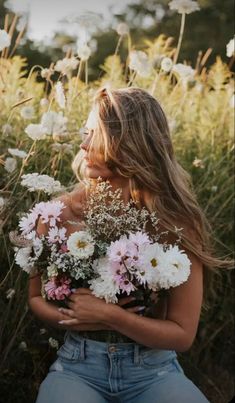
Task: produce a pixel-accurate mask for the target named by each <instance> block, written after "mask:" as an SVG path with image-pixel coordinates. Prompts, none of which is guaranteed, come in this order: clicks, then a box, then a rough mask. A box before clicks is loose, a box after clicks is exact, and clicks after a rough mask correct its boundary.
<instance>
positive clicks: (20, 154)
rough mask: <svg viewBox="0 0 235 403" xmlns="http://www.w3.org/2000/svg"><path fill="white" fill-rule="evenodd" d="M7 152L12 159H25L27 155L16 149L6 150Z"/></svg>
mask: <svg viewBox="0 0 235 403" xmlns="http://www.w3.org/2000/svg"><path fill="white" fill-rule="evenodd" d="M8 152H9V153H10V154H11V155H13V156H14V157H19V158H25V157H27V153H26V152H25V151H23V150H19V149H18V148H8Z"/></svg>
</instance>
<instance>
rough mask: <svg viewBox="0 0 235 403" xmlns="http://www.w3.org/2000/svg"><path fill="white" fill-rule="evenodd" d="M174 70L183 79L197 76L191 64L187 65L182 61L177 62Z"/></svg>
mask: <svg viewBox="0 0 235 403" xmlns="http://www.w3.org/2000/svg"><path fill="white" fill-rule="evenodd" d="M172 71H173V72H174V73H176V74H177V75H178V76H179V78H181V79H186V80H193V79H194V76H195V70H194V69H193V68H192V67H191V66H186V65H185V64H182V63H178V64H175V65H174V66H173V68H172Z"/></svg>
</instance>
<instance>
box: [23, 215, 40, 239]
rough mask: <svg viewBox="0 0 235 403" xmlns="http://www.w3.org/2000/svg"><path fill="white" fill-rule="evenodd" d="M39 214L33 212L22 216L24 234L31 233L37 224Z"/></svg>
mask: <svg viewBox="0 0 235 403" xmlns="http://www.w3.org/2000/svg"><path fill="white" fill-rule="evenodd" d="M37 218H38V214H37V213H35V212H31V213H28V214H26V216H24V217H22V218H21V219H20V221H19V227H20V230H21V232H22V234H23V235H26V234H29V233H30V232H31V231H32V230H33V229H34V228H35V225H36V221H37Z"/></svg>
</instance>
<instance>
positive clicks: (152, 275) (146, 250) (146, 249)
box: [138, 242, 165, 290]
mask: <svg viewBox="0 0 235 403" xmlns="http://www.w3.org/2000/svg"><path fill="white" fill-rule="evenodd" d="M140 254H141V257H140V265H138V272H139V278H140V276H141V277H142V282H147V283H148V286H149V287H150V288H151V289H153V290H156V287H157V285H158V270H159V268H160V267H164V263H165V254H164V251H163V248H162V246H161V245H160V244H158V243H157V242H156V243H153V244H150V245H144V246H142V247H140Z"/></svg>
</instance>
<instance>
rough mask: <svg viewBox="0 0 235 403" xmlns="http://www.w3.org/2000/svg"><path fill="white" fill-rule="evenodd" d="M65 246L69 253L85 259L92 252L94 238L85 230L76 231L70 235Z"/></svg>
mask: <svg viewBox="0 0 235 403" xmlns="http://www.w3.org/2000/svg"><path fill="white" fill-rule="evenodd" d="M67 247H68V249H69V251H70V253H71V255H73V256H76V257H78V258H79V259H86V258H88V257H90V256H92V255H93V253H94V240H93V238H92V237H91V235H90V234H88V232H86V231H76V232H74V233H73V234H71V235H70V237H69V238H68V241H67Z"/></svg>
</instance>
